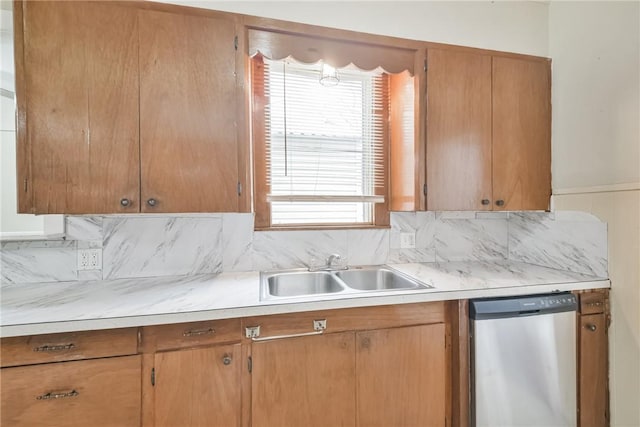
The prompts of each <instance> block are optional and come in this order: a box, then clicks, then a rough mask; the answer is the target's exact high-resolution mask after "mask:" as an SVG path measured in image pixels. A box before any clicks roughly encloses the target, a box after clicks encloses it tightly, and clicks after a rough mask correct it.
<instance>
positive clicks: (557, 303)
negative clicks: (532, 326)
mask: <svg viewBox="0 0 640 427" xmlns="http://www.w3.org/2000/svg"><path fill="white" fill-rule="evenodd" d="M577 308H578V300H577V298H576V296H575V295H573V294H571V293H568V292H567V293H555V294H544V295H526V296H521V297H505V298H486V299H474V300H471V301H470V310H469V314H470V316H471V318H472V319H490V318H503V317H515V316H529V315H539V314H546V313H561V312H563V311H575V310H577Z"/></svg>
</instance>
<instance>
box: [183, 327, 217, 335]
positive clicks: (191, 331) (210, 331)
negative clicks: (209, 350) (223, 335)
mask: <svg viewBox="0 0 640 427" xmlns="http://www.w3.org/2000/svg"><path fill="white" fill-rule="evenodd" d="M215 332H216V331H215V330H214V329H213V328H208V329H189V330H188V331H184V332H183V333H182V336H183V337H197V336H199V335H209V334H213V333H215Z"/></svg>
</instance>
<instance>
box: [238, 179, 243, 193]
mask: <svg viewBox="0 0 640 427" xmlns="http://www.w3.org/2000/svg"><path fill="white" fill-rule="evenodd" d="M238 196H242V183H241V182H239V183H238Z"/></svg>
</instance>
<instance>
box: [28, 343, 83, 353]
mask: <svg viewBox="0 0 640 427" xmlns="http://www.w3.org/2000/svg"><path fill="white" fill-rule="evenodd" d="M72 348H75V345H74V344H60V345H43V346H40V347H35V348H34V349H33V351H45V352H48V351H65V350H71V349H72Z"/></svg>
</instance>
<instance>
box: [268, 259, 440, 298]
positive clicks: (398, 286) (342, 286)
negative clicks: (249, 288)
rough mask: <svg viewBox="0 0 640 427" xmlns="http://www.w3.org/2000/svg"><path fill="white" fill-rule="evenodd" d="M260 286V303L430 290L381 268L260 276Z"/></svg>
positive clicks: (301, 271) (385, 267)
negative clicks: (284, 299)
mask: <svg viewBox="0 0 640 427" xmlns="http://www.w3.org/2000/svg"><path fill="white" fill-rule="evenodd" d="M260 286H261V297H262V299H276V298H291V297H304V296H319V295H332V294H338V293H349V294H353V293H360V292H377V291H385V290H395V291H402V290H418V289H428V288H431V286H429V285H425V284H424V283H421V282H418V281H416V280H414V279H412V278H410V277H408V276H406V275H404V274H402V273H400V272H397V271H394V270H392V269H391V268H390V267H387V266H384V265H382V266H368V267H351V268H349V269H348V270H338V271H333V270H332V271H323V270H321V271H308V270H283V271H271V272H262V273H261V274H260Z"/></svg>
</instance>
